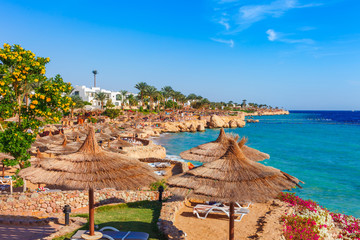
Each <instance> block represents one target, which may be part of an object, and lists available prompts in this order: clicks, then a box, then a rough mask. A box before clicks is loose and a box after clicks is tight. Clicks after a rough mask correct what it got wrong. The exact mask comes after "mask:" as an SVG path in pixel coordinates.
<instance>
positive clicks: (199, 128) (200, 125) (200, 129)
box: [197, 124, 205, 132]
mask: <svg viewBox="0 0 360 240" xmlns="http://www.w3.org/2000/svg"><path fill="white" fill-rule="evenodd" d="M197 130H198V131H199V132H204V131H205V126H204V125H203V124H199V126H198V127H197Z"/></svg>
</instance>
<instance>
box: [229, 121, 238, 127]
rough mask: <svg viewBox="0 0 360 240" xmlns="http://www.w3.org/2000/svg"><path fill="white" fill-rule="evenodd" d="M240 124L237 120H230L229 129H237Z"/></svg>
mask: <svg viewBox="0 0 360 240" xmlns="http://www.w3.org/2000/svg"><path fill="white" fill-rule="evenodd" d="M237 126H238V124H237V122H236V121H235V120H230V122H229V127H231V128H237Z"/></svg>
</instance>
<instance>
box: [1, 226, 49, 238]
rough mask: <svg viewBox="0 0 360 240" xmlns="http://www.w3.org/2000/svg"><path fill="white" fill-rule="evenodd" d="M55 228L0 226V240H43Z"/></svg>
mask: <svg viewBox="0 0 360 240" xmlns="http://www.w3.org/2000/svg"><path fill="white" fill-rule="evenodd" d="M55 231H56V230H55V228H53V227H51V226H50V225H46V226H13V225H0V239H4V240H5V239H6V240H19V239H24V240H25V239H26V240H35V239H43V238H44V237H47V236H50V235H51V234H52V233H53V232H55Z"/></svg>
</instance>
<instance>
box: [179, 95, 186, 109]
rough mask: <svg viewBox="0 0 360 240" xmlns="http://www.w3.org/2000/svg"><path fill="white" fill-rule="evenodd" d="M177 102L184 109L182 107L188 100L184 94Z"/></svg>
mask: <svg viewBox="0 0 360 240" xmlns="http://www.w3.org/2000/svg"><path fill="white" fill-rule="evenodd" d="M177 101H179V102H180V103H181V106H182V107H183V108H184V105H185V103H186V102H187V101H188V100H187V98H186V96H185V95H184V94H180V95H179V96H178V99H177Z"/></svg>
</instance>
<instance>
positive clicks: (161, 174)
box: [154, 171, 166, 176]
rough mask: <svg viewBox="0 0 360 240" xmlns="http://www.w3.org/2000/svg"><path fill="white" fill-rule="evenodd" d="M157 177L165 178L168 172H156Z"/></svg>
mask: <svg viewBox="0 0 360 240" xmlns="http://www.w3.org/2000/svg"><path fill="white" fill-rule="evenodd" d="M154 173H155V174H156V175H158V176H165V175H166V172H165V171H155V172H154Z"/></svg>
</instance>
